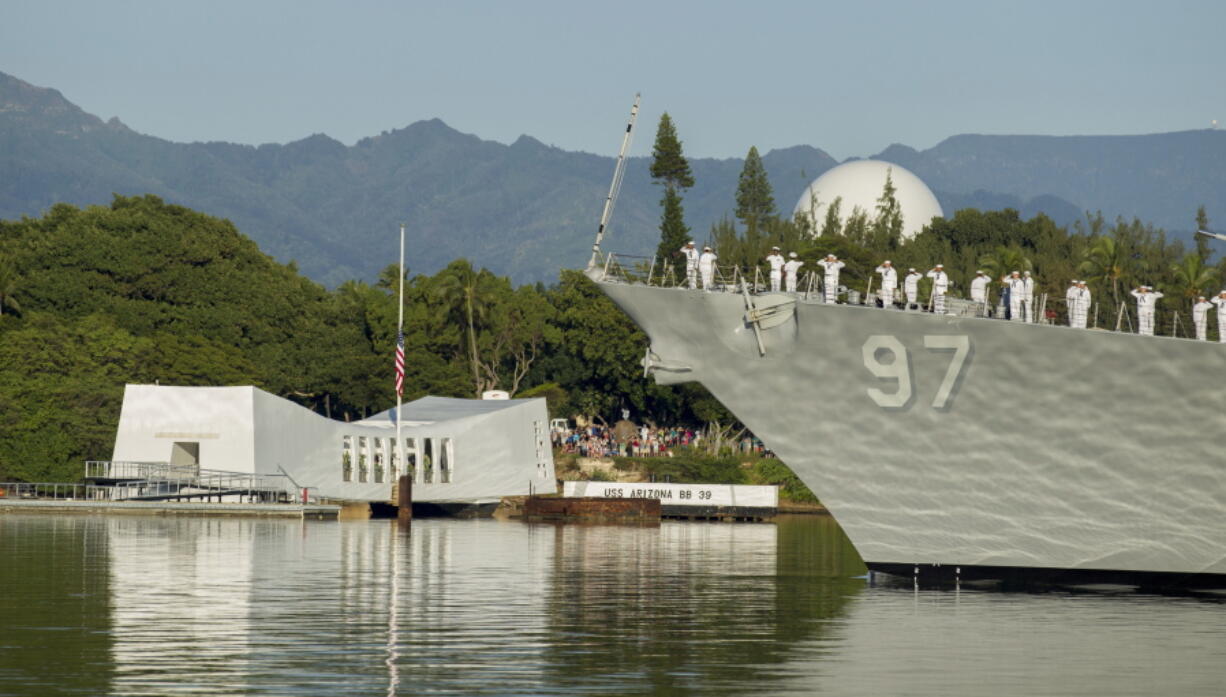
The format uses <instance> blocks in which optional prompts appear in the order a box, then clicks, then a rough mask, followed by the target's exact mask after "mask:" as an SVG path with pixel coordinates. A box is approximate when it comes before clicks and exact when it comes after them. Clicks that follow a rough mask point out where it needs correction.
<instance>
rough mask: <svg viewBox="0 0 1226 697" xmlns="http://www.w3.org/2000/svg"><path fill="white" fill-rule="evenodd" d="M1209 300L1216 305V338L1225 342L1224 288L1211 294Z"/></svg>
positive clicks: (1219, 341)
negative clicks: (1213, 294) (1211, 296)
mask: <svg viewBox="0 0 1226 697" xmlns="http://www.w3.org/2000/svg"><path fill="white" fill-rule="evenodd" d="M1209 302H1211V303H1213V304H1214V305H1217V340H1218V343H1220V344H1226V290H1224V291H1222V292H1221V293H1218V294H1217V295H1215V296H1213V298H1212V299H1210V300H1209Z"/></svg>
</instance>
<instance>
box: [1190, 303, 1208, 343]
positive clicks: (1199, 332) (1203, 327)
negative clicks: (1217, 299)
mask: <svg viewBox="0 0 1226 697" xmlns="http://www.w3.org/2000/svg"><path fill="white" fill-rule="evenodd" d="M1211 307H1213V303H1211V302H1209V301H1208V300H1205V296H1203V295H1201V296H1199V297H1197V298H1196V304H1195V305H1193V306H1192V324H1194V325H1196V340H1197V341H1205V340H1206V339H1208V338H1209V308H1211Z"/></svg>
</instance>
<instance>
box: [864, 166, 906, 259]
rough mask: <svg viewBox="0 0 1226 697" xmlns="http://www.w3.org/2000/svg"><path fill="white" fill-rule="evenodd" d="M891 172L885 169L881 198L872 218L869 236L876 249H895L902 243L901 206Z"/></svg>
mask: <svg viewBox="0 0 1226 697" xmlns="http://www.w3.org/2000/svg"><path fill="white" fill-rule="evenodd" d="M897 193H898V189H897V188H896V187H895V186H894V178H893V174H892V170H890V169H887V170H886V174H885V185H884V186H883V187H882V189H881V198H879V199H877V215H876V216H875V217H874V218H873V223H872V228H871V235H872V240H873V245H874V246H875V247H878V248H886V249H895V248H897V247H898V245H899V243H900V242H902V223H903V220H902V204H900V203H899V202H898V197H897Z"/></svg>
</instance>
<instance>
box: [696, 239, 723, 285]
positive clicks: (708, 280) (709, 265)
mask: <svg viewBox="0 0 1226 697" xmlns="http://www.w3.org/2000/svg"><path fill="white" fill-rule="evenodd" d="M718 258H719V257H717V256H715V252H712V251H711V248H710V247H707V248H706V249H705V250H704V251H703V253H702V255H701V256H699V257H698V273H700V274H702V289H703V290H711V286H712V284H713V283H714V282H715V260H716V259H718Z"/></svg>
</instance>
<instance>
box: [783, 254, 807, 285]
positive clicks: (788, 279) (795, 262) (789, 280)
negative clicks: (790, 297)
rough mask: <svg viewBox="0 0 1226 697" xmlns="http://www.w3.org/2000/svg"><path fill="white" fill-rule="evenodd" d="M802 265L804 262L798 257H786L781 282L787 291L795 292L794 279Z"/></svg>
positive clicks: (798, 274)
mask: <svg viewBox="0 0 1226 697" xmlns="http://www.w3.org/2000/svg"><path fill="white" fill-rule="evenodd" d="M804 265H805V263H804V262H803V261H801V260H799V259H788V261H787V263H786V264H784V265H783V273H784V281H783V283H784V287H785V288H786V289H787V292H789V293H795V292H796V279H797V278H798V277H799V276H800V267H802V266H804Z"/></svg>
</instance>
